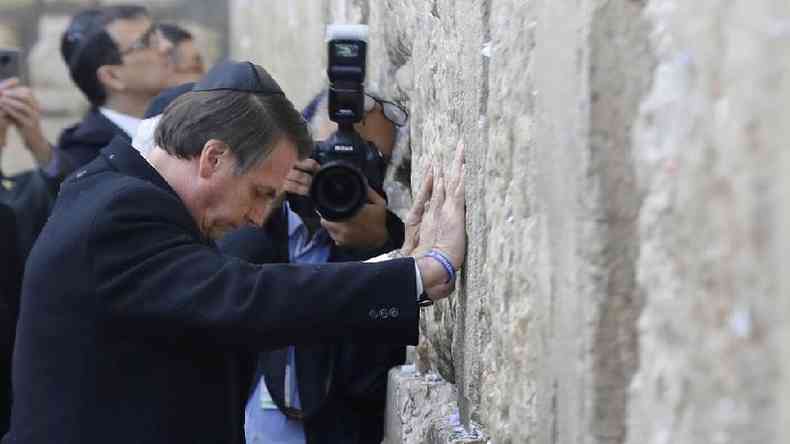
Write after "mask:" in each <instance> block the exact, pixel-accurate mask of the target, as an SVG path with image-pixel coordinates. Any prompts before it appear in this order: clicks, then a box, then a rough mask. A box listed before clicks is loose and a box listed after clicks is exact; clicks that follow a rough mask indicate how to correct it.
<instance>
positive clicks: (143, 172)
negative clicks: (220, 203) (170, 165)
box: [101, 136, 181, 200]
mask: <svg viewBox="0 0 790 444" xmlns="http://www.w3.org/2000/svg"><path fill="white" fill-rule="evenodd" d="M101 154H102V155H103V156H104V157H105V159H106V160H107V162H108V163H109V164H110V165H111V166H112V167H113V168H115V169H116V170H118V171H120V172H121V173H124V174H126V175H129V176H132V177H136V178H138V179H142V180H145V181H146V182H150V183H152V184H154V185H156V186H157V187H159V188H161V189H163V190H165V191H167V192H169V193H172V194H173V195H174V196H176V197H179V196H178V194H177V193H176V192H175V190H174V189H173V188H172V187H171V186H170V184H169V183H167V181H166V180H165V178H164V177H162V176H161V175H160V174H159V172H158V171H156V169H155V168H154V167H153V166H151V164H150V163H148V161H147V160H146V159H145V158H144V157H143V156H142V155H140V153H139V152H137V150H135V149H134V148H133V147H132V146H131V145H130V144H129V142H128V141H126V140H124V139H123V138H122V137H121V136H115V138H114V139H112V141H111V142H110V144H109V145H107V146H106V147H105V148H103V149H102V150H101ZM179 200H181V198H180V197H179Z"/></svg>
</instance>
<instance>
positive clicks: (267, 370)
mask: <svg viewBox="0 0 790 444" xmlns="http://www.w3.org/2000/svg"><path fill="white" fill-rule="evenodd" d="M287 362H288V349H287V348H281V349H279V350H272V351H267V352H263V353H261V354H260V355H259V356H258V371H259V372H260V373H261V374H262V375H263V378H264V381H265V382H266V388H267V389H268V390H269V395H270V396H271V397H272V401H274V403H275V404H277V407H279V408H280V409H281V410H282V409H283V408H285V407H286V405H285V390H286V387H285V365H286V364H287Z"/></svg>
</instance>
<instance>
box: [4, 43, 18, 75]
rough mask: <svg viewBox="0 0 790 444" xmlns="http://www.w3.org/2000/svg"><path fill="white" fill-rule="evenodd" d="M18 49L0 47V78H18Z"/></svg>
mask: <svg viewBox="0 0 790 444" xmlns="http://www.w3.org/2000/svg"><path fill="white" fill-rule="evenodd" d="M19 56H20V53H19V50H18V49H15V48H0V80H5V79H10V78H11V77H17V78H19Z"/></svg>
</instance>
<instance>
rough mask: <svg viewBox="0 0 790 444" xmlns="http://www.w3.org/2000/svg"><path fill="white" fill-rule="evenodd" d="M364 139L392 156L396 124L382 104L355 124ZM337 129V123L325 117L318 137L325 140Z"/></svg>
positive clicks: (386, 155) (383, 152) (385, 154)
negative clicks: (389, 117)
mask: <svg viewBox="0 0 790 444" xmlns="http://www.w3.org/2000/svg"><path fill="white" fill-rule="evenodd" d="M354 129H356V130H357V132H358V133H359V135H360V136H361V137H362V139H363V140H367V141H370V142H373V143H374V144H375V145H376V148H378V149H379V152H381V154H382V155H384V157H386V158H389V157H391V156H392V150H393V149H394V148H395V131H396V129H395V125H394V124H393V123H392V122H391V121H390V120H389V119H388V118H387V117H386V116H385V115H384V111H383V110H382V109H381V105H379V104H378V103H376V105H375V106H374V107H373V109H371V110H370V111H368V112H366V113H365V117H364V118H363V119H362V121H361V122H359V123H355V124H354ZM335 131H337V124H336V123H335V122H332V121H331V120H329V117H325V120H324V124H323V125H321V128H320V129H319V131H318V139H320V140H325V139H327V138H328V137H329V136H330V135H331V134H332V133H333V132H335Z"/></svg>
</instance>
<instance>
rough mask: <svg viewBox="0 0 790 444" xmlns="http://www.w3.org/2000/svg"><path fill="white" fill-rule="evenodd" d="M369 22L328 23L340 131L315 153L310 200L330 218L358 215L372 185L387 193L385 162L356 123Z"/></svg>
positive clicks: (334, 115) (334, 114)
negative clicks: (360, 23)
mask: <svg viewBox="0 0 790 444" xmlns="http://www.w3.org/2000/svg"><path fill="white" fill-rule="evenodd" d="M367 34H368V27H367V26H366V25H329V26H328V27H327V49H328V52H329V54H328V55H329V57H328V66H327V70H326V72H327V76H328V77H329V106H328V111H329V119H330V120H332V121H333V122H335V123H337V126H338V129H337V131H336V132H335V133H334V134H332V135H331V136H330V137H329V138H328V139H326V140H324V141H320V142H318V143H317V144H316V146H315V149H314V150H313V155H312V156H311V157H312V158H313V159H315V160H316V161H317V162H318V163H319V164H320V165H321V168H320V169H319V170H318V172H316V174H315V176H314V177H313V182H312V185H311V187H310V198H311V200H312V201H313V204H314V206H315V209H316V211H318V213H319V214H320V215H321V217H323V218H324V219H326V220H330V221H339V220H345V219H348V218H351V217H353V216H354V215H355V214H356V213H357V212H358V211H359V210H360V209H361V208H362V207H363V206H364V205H365V203H366V202H367V200H368V198H367V190H368V186H370V187H371V188H373V190H375V191H376V192H378V193H380V194H384V193H383V182H384V169H385V161H384V159H383V158H382V156H381V154H380V153H379V150H378V149H377V148H376V147H375V146H374V145H373V144H372V143H369V142H366V141H365V140H363V139H362V137H360V135H359V133H357V132H356V130H355V129H354V124H355V123H357V122H359V121H361V120H362V119H363V118H364V113H365V112H364V106H365V105H364V104H365V87H364V82H365V65H366V58H367Z"/></svg>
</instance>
